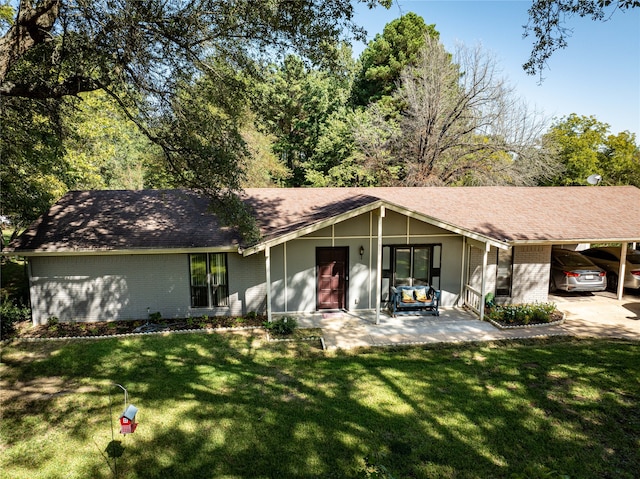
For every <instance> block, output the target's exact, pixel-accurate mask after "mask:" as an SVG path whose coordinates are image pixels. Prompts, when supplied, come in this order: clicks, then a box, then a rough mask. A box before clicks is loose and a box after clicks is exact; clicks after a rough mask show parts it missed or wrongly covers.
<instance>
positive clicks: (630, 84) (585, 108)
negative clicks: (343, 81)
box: [353, 0, 640, 143]
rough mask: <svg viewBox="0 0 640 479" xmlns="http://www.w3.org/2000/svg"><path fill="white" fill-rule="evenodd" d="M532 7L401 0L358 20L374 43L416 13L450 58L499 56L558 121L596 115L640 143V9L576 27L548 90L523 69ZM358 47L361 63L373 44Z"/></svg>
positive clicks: (507, 0)
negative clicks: (469, 51) (468, 50)
mask: <svg viewBox="0 0 640 479" xmlns="http://www.w3.org/2000/svg"><path fill="white" fill-rule="evenodd" d="M530 5H531V1H529V0H502V1H490V0H475V1H472V0H466V1H463V0H460V1H457V0H448V1H442V0H439V1H438V0H396V1H394V4H393V6H392V7H391V8H390V9H389V10H386V9H384V8H382V7H378V8H376V9H374V10H369V9H367V8H366V6H363V5H361V6H359V7H358V9H357V12H358V15H357V17H356V19H355V20H356V22H357V23H358V24H359V25H361V26H363V27H364V28H365V29H366V30H367V32H368V34H369V39H372V38H373V37H374V36H375V35H376V34H377V33H382V30H383V29H384V26H385V25H386V24H387V23H389V22H390V21H392V20H393V19H395V18H398V17H399V16H400V15H401V14H402V13H407V12H415V13H417V14H418V15H420V16H421V17H422V18H424V20H425V22H426V23H427V24H435V28H436V30H438V31H439V32H440V39H441V41H442V42H443V44H444V45H445V47H446V48H447V49H448V50H449V51H453V48H454V46H455V44H456V42H461V43H464V44H465V45H467V46H469V47H474V46H476V45H477V44H478V43H479V44H481V45H482V47H483V48H484V49H486V50H488V51H490V52H492V53H493V54H494V56H495V57H496V59H497V61H498V64H499V66H500V68H501V69H502V71H503V74H504V76H505V77H506V78H508V80H509V82H510V83H511V84H512V85H513V86H515V87H516V90H517V93H518V94H519V96H520V97H521V98H523V99H524V100H525V101H527V103H529V104H530V105H535V106H536V107H537V108H538V109H540V110H542V111H544V113H545V115H546V116H548V117H549V118H550V119H553V118H562V117H565V116H567V115H569V114H571V113H576V114H578V115H581V116H583V115H584V116H595V117H596V119H597V120H598V121H600V122H603V123H608V124H609V125H610V126H611V128H610V132H611V133H613V134H617V133H620V132H621V131H624V130H628V131H630V132H632V133H635V134H636V143H638V142H640V9H638V8H636V9H634V10H631V11H627V12H620V11H618V12H615V14H614V15H613V16H612V18H611V19H610V20H608V21H607V22H594V21H592V20H588V19H580V18H573V19H571V20H569V22H568V24H567V25H568V26H570V27H571V28H572V29H573V36H572V37H571V38H570V39H569V46H568V47H567V48H566V49H564V50H560V51H557V52H556V53H555V54H554V55H553V56H552V57H551V59H550V61H549V65H548V68H547V69H546V70H545V71H544V73H543V77H544V81H543V82H542V83H541V84H540V83H539V77H538V76H529V75H527V74H525V73H524V71H523V70H522V64H523V63H525V62H526V61H527V60H528V59H529V53H530V51H531V46H532V43H533V40H532V39H531V38H524V39H523V38H522V34H523V25H525V24H526V23H527V20H528V15H527V10H528V8H529V6H530ZM353 47H354V54H355V55H356V56H359V54H360V53H361V51H362V49H364V47H365V45H363V44H354V46H353Z"/></svg>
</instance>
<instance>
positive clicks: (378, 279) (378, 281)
mask: <svg viewBox="0 0 640 479" xmlns="http://www.w3.org/2000/svg"><path fill="white" fill-rule="evenodd" d="M384 215H385V210H384V206H381V207H380V213H379V214H378V245H377V248H376V249H377V250H378V251H377V264H376V273H377V274H376V324H380V304H381V303H382V218H384Z"/></svg>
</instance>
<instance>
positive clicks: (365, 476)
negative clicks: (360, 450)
mask: <svg viewBox="0 0 640 479" xmlns="http://www.w3.org/2000/svg"><path fill="white" fill-rule="evenodd" d="M373 462H378V461H377V460H376V461H373V460H372V459H371V458H368V457H365V458H364V463H365V465H364V468H362V470H361V471H360V474H359V475H358V476H357V477H358V478H361V479H395V478H394V476H392V475H391V473H390V472H389V470H388V469H387V468H386V467H385V466H383V465H382V464H374V463H373Z"/></svg>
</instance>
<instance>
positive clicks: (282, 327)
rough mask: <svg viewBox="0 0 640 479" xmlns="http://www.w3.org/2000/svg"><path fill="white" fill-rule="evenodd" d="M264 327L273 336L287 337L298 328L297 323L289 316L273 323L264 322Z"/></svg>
mask: <svg viewBox="0 0 640 479" xmlns="http://www.w3.org/2000/svg"><path fill="white" fill-rule="evenodd" d="M264 327H265V329H267V330H269V331H271V332H272V333H274V334H278V335H281V336H287V335H289V334H292V333H293V332H294V331H295V329H296V328H297V327H298V321H297V320H296V319H295V318H292V317H291V316H282V317H281V318H278V319H276V320H275V321H271V322H268V321H267V322H265V323H264Z"/></svg>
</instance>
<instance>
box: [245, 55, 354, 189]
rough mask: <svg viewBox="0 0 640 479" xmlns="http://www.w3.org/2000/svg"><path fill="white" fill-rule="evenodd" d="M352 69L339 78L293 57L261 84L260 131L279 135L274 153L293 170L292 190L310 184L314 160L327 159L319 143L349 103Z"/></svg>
mask: <svg viewBox="0 0 640 479" xmlns="http://www.w3.org/2000/svg"><path fill="white" fill-rule="evenodd" d="M349 51H350V50H349ZM352 68H353V66H352V65H349V64H347V63H345V65H344V66H343V69H344V72H339V73H337V74H333V72H332V71H331V70H327V69H321V68H310V67H307V66H306V65H305V63H304V62H303V60H302V59H301V58H300V57H297V56H295V55H288V56H287V57H286V58H285V59H284V62H283V63H282V65H271V66H270V68H269V70H268V72H267V74H266V75H265V78H264V80H263V81H262V82H260V83H258V84H256V86H255V93H254V95H253V96H254V108H255V110H256V112H257V116H258V119H259V123H260V127H261V128H262V129H264V130H265V131H266V132H267V133H268V134H270V135H272V136H273V137H274V143H273V151H274V153H275V154H276V155H277V156H278V157H279V158H280V161H281V162H282V163H283V164H284V165H286V167H287V169H288V170H289V172H290V176H289V177H288V178H287V184H288V185H289V186H300V185H302V184H304V182H305V171H306V170H308V169H313V166H312V165H313V162H314V161H315V160H314V158H319V161H321V162H323V161H325V160H324V158H323V157H322V152H320V154H317V152H316V150H317V147H318V143H319V141H320V138H321V137H322V133H323V129H324V126H325V124H326V123H327V121H328V118H329V117H330V116H331V114H332V113H333V112H334V111H336V110H337V109H338V108H339V107H340V106H341V105H343V104H344V103H345V102H346V98H347V95H348V90H347V87H348V83H349V77H350V71H351V70H352Z"/></svg>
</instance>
